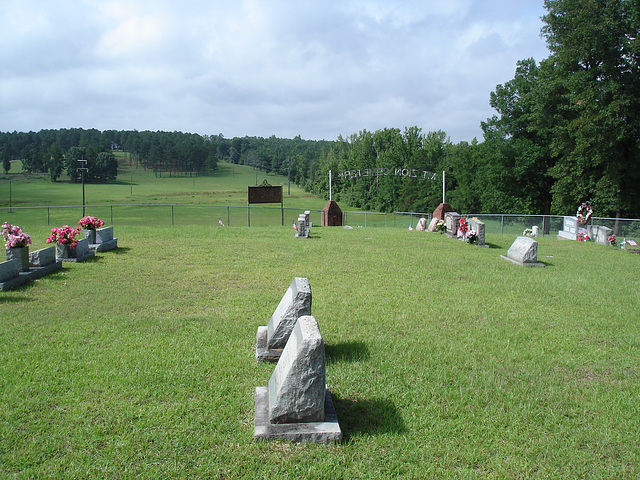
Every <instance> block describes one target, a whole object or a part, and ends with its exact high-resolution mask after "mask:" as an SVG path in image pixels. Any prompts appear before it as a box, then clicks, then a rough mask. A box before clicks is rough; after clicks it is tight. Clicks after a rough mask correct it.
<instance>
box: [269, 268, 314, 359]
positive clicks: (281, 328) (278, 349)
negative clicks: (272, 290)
mask: <svg viewBox="0 0 640 480" xmlns="http://www.w3.org/2000/svg"><path fill="white" fill-rule="evenodd" d="M303 315H311V285H309V280H308V279H306V278H304V277H295V278H294V279H293V280H292V281H291V284H290V285H289V288H288V289H287V291H286V292H285V293H284V295H283V296H282V299H281V300H280V303H279V304H278V306H277V307H276V309H275V311H274V312H273V315H271V318H269V322H268V323H267V325H266V326H263V327H258V332H257V334H256V359H257V360H260V361H264V360H267V361H275V360H278V358H279V357H280V355H281V353H282V349H283V348H284V346H285V345H286V343H287V340H288V339H289V335H291V331H292V330H293V327H294V325H295V324H296V321H297V320H298V318H300V317H301V316H303Z"/></svg>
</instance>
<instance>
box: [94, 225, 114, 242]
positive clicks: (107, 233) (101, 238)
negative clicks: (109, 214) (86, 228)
mask: <svg viewBox="0 0 640 480" xmlns="http://www.w3.org/2000/svg"><path fill="white" fill-rule="evenodd" d="M111 240H113V227H102V228H97V229H96V243H105V242H110V241H111Z"/></svg>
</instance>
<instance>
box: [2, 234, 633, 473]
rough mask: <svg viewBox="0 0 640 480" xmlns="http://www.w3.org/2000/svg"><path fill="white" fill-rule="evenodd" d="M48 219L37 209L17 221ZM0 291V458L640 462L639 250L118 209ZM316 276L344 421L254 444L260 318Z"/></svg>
mask: <svg viewBox="0 0 640 480" xmlns="http://www.w3.org/2000/svg"><path fill="white" fill-rule="evenodd" d="M29 233H30V234H32V235H33V236H34V237H37V238H42V237H43V236H46V234H47V233H48V231H47V229H46V227H45V226H42V227H34V228H33V230H31V231H29ZM115 234H116V236H117V237H118V239H119V241H118V244H119V247H120V248H119V249H118V250H115V251H111V252H105V253H101V254H99V255H98V257H97V258H95V259H92V260H90V261H86V262H84V263H80V264H68V263H65V264H64V268H63V270H62V271H60V272H59V273H55V274H52V275H49V276H47V277H44V278H42V279H41V280H40V281H38V282H34V283H32V284H30V285H27V286H24V287H21V288H19V289H17V290H13V291H9V292H0V304H1V307H2V319H1V320H0V478H19V479H26V478H65V479H73V478H78V479H80V478H82V479H84V478H113V479H115V478H118V479H124V478H148V479H157V478H189V479H192V478H203V479H231V478H247V479H256V478H261V479H285V478H290V479H294V478H313V479H318V478H326V479H371V478H380V479H383V478H384V479H386V478H408V479H418V478H496V479H505V478H638V476H640V422H639V421H638V419H639V418H640V354H639V348H640V330H639V329H638V325H637V323H638V312H640V295H638V290H639V288H640V268H639V262H640V256H637V255H631V254H629V253H627V252H624V251H621V250H619V249H614V248H607V247H604V246H601V245H596V244H593V243H582V242H570V241H558V240H555V239H551V238H542V239H539V248H538V259H539V260H541V261H543V262H545V263H546V264H547V266H546V268H543V269H542V268H523V267H518V266H515V265H513V264H511V263H510V262H507V261H504V260H502V259H501V258H500V254H504V253H505V252H506V250H507V249H508V247H509V246H510V245H511V243H512V241H513V237H512V236H510V235H488V236H487V242H488V243H489V244H490V245H491V248H477V247H473V246H471V245H468V244H466V243H462V242H460V241H456V240H452V239H449V238H446V237H444V236H441V235H439V234H435V233H434V234H431V233H423V232H415V231H414V232H409V231H407V230H406V229H375V228H374V229H371V228H370V229H366V228H356V229H353V230H346V229H342V228H314V229H312V237H311V238H309V239H307V240H301V239H294V238H293V232H292V231H291V229H290V227H255V228H254V227H251V228H247V227H237V228H216V226H207V225H205V226H183V227H175V226H174V227H152V226H127V227H120V228H116V230H115ZM295 276H303V277H307V278H308V279H309V281H310V283H311V288H312V291H313V307H312V313H313V315H314V316H315V317H316V319H317V320H318V323H319V325H320V330H321V332H322V334H323V338H324V340H325V344H326V352H327V382H328V384H329V388H330V390H331V392H332V394H333V397H334V403H335V405H336V409H337V413H338V419H339V421H340V425H341V427H342V429H343V432H344V435H345V439H344V441H343V442H342V443H340V444H336V445H315V444H302V445H298V444H289V443H285V442H267V443H255V442H254V441H253V439H252V433H253V414H254V389H255V387H256V386H264V385H267V382H268V380H269V377H270V375H271V373H272V371H273V368H274V367H273V365H270V364H257V363H256V361H255V359H254V348H255V334H256V329H257V327H258V326H260V325H266V323H267V321H268V318H269V317H270V315H271V314H272V313H273V311H274V310H275V308H276V306H277V305H278V302H279V301H280V299H281V297H282V295H283V294H284V292H285V291H286V288H287V287H288V285H289V283H290V282H291V280H292V279H293V277H295Z"/></svg>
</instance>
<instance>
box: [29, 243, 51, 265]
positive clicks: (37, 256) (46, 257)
mask: <svg viewBox="0 0 640 480" xmlns="http://www.w3.org/2000/svg"><path fill="white" fill-rule="evenodd" d="M55 262H56V247H55V246H53V245H52V246H50V247H47V248H43V249H40V250H36V251H34V252H29V266H31V267H46V266H47V265H51V264H52V263H55Z"/></svg>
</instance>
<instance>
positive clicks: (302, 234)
mask: <svg viewBox="0 0 640 480" xmlns="http://www.w3.org/2000/svg"><path fill="white" fill-rule="evenodd" d="M295 237H296V238H309V230H307V219H306V217H305V216H304V214H300V215H298V229H297V230H296V235H295Z"/></svg>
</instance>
